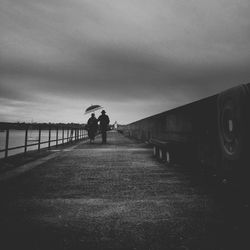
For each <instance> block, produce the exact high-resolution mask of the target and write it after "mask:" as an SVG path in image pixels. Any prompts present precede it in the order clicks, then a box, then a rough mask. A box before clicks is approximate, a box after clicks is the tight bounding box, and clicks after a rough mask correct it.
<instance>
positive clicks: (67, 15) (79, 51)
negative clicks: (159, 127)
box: [0, 0, 250, 120]
mask: <svg viewBox="0 0 250 250" xmlns="http://www.w3.org/2000/svg"><path fill="white" fill-rule="evenodd" d="M249 11H250V6H249V4H248V0H239V1H237V2H235V1H233V0H227V1H225V0H220V1H218V0H211V1H209V2H202V3H201V2H200V1H198V0H192V1H190V2H188V3H187V1H184V0H183V1H182V0H181V1H174V0H168V1H161V0H158V1H154V2H151V1H147V0H146V1H145V0H143V1H142V0H137V1H119V0H110V1H104V0H103V1H98V2H94V1H90V0H84V1H79V0H72V1H70V2H68V1H66V0H62V1H58V0H50V1H49V0H47V1H36V0H18V1H17V0H3V1H1V9H0V23H1V25H0V34H1V37H0V42H1V59H0V60H1V61H0V76H1V79H0V91H1V92H0V98H2V99H1V100H2V102H1V105H4V106H5V107H8V105H10V106H11V105H12V106H13V105H14V106H15V105H16V106H17V105H24V103H25V101H28V102H34V103H37V105H33V106H35V107H36V109H37V110H38V109H39V105H40V103H41V102H43V101H44V100H47V105H48V106H47V108H46V109H44V110H43V112H44V113H46V112H48V114H49V113H50V112H49V111H48V110H50V109H51V110H54V107H55V106H56V105H57V103H60V105H61V106H63V107H64V109H67V106H66V103H67V105H70V106H71V105H72V107H74V110H75V107H76V106H77V105H79V101H80V100H84V101H83V103H82V105H88V104H91V103H93V102H99V103H101V104H103V103H104V104H105V105H106V106H107V107H109V109H110V110H112V112H113V113H114V115H116V116H117V117H120V116H119V113H120V111H121V110H122V112H123V113H124V114H125V117H126V118H124V117H123V118H122V119H124V120H131V119H135V118H136V117H140V118H142V116H144V115H145V116H146V115H150V114H154V113H157V112H161V111H164V110H165V109H168V108H172V107H175V106H178V105H182V104H184V103H186V102H189V101H193V100H197V99H199V98H203V97H206V96H208V95H212V94H214V93H216V92H218V91H221V90H223V89H226V88H229V87H231V86H234V85H238V84H241V83H246V82H249V81H250V73H249V72H250V66H249V65H250V48H249V38H250V33H249V30H250V29H249V28H250V18H249ZM6 100H8V102H7V101H6ZM16 101H20V102H21V103H22V101H23V104H20V103H18V104H17V102H16ZM64 103H65V104H64ZM129 104H131V107H132V108H130V106H129ZM28 105H29V104H28ZM49 105H50V106H49ZM146 106H147V108H145V107H146ZM49 107H50V108H49ZM142 109H143V110H142ZM11 110H13V109H10V112H11ZM25 110H26V112H27V114H28V113H29V112H32V111H31V110H30V109H29V108H27V106H25V109H23V111H22V114H23V115H24V116H25ZM72 110H73V108H72ZM13 112H14V111H13ZM40 113H41V112H40ZM69 113H70V112H69ZM4 116H5V119H6V117H7V116H6V113H5V115H4ZM13 116H14V114H13ZM8 117H10V116H8ZM25 117H28V115H27V116H25ZM40 117H41V116H40ZM120 118H121V117H120ZM51 119H54V117H53V116H51ZM65 119H66V118H65ZM69 119H71V118H69ZM72 119H73V118H72ZM74 119H75V118H74ZM117 119H118V118H117Z"/></svg>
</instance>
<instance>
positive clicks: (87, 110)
mask: <svg viewBox="0 0 250 250" xmlns="http://www.w3.org/2000/svg"><path fill="white" fill-rule="evenodd" d="M102 108H103V107H102V106H100V105H91V106H89V107H88V108H86V110H85V113H84V114H85V115H86V114H89V113H92V112H95V111H97V110H99V109H102Z"/></svg>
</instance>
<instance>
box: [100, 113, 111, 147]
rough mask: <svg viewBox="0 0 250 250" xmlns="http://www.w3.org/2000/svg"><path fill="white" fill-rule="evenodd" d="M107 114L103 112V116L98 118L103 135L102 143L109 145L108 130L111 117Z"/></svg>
mask: <svg viewBox="0 0 250 250" xmlns="http://www.w3.org/2000/svg"><path fill="white" fill-rule="evenodd" d="M105 113H106V112H105V110H103V111H102V114H101V115H100V116H99V117H98V121H99V122H100V130H101V133H102V143H107V130H108V129H109V117H108V116H107V115H106V114H105Z"/></svg>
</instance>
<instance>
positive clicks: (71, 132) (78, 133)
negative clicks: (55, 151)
mask: <svg viewBox="0 0 250 250" xmlns="http://www.w3.org/2000/svg"><path fill="white" fill-rule="evenodd" d="M1 130H2V132H5V142H4V144H5V146H4V148H3V149H0V153H4V156H3V157H0V158H7V157H8V156H9V152H10V151H12V150H17V149H22V148H23V149H24V150H23V153H26V152H27V151H28V148H30V147H34V146H37V150H38V151H40V150H41V148H43V149H46V148H47V149H48V148H51V147H52V144H53V143H55V144H54V145H53V146H54V147H58V146H59V145H63V144H66V143H70V142H76V141H79V140H82V139H86V138H88V135H87V131H86V130H85V129H84V126H83V125H79V126H67V125H66V126H52V127H50V126H42V127H39V126H36V127H35V128H33V127H29V126H26V127H22V129H20V130H19V131H25V132H24V141H23V143H22V145H19V146H11V147H10V135H11V132H12V131H17V130H16V129H15V128H12V127H11V126H10V127H5V128H4V129H1ZM34 130H35V131H37V130H38V138H37V139H32V141H33V143H30V142H31V140H29V138H28V134H29V131H34ZM65 130H66V131H65ZM43 131H47V135H46V137H47V140H45V141H43V140H42V132H43ZM52 131H54V132H55V138H52V136H51V132H52ZM59 131H60V132H61V135H60V137H59ZM65 132H66V133H65ZM65 134H66V136H65ZM44 144H48V146H47V147H41V146H42V145H44ZM32 150H35V149H32ZM20 153H21V152H20Z"/></svg>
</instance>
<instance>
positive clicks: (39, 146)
mask: <svg viewBox="0 0 250 250" xmlns="http://www.w3.org/2000/svg"><path fill="white" fill-rule="evenodd" d="M40 149H41V128H40V127H39V130H38V150H39V151H40Z"/></svg>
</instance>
